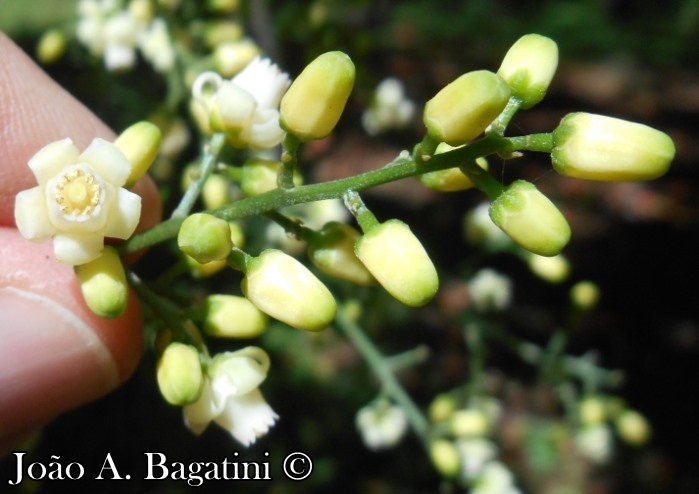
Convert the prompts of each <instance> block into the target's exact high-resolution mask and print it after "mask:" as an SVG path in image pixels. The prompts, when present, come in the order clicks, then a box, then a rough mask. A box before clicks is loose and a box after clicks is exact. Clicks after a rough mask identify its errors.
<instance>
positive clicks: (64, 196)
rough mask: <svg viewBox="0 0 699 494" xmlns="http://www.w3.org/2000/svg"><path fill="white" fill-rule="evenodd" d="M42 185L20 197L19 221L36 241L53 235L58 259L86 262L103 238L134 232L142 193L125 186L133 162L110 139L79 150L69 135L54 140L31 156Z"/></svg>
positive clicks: (97, 253)
mask: <svg viewBox="0 0 699 494" xmlns="http://www.w3.org/2000/svg"><path fill="white" fill-rule="evenodd" d="M29 168H31V170H32V172H33V173H34V176H35V177H36V180H37V182H38V183H39V185H38V186H36V187H34V188H31V189H28V190H24V191H22V192H20V193H19V194H17V197H16V199H15V223H16V224H17V228H18V229H19V231H20V233H21V234H22V236H24V237H25V238H26V239H28V240H31V241H32V242H43V241H44V240H47V239H49V238H51V237H53V247H54V253H55V255H56V259H58V260H59V261H60V262H63V263H66V264H72V265H80V264H85V263H87V262H89V261H92V260H93V259H96V258H97V257H99V256H100V254H101V253H102V249H103V247H104V238H105V237H113V238H119V239H126V238H129V237H130V236H131V235H132V234H133V232H134V230H135V229H136V225H138V220H139V218H140V216H141V198H140V197H139V196H138V195H136V194H134V193H133V192H130V191H128V190H126V189H124V188H123V187H122V186H123V185H124V183H125V182H126V179H127V178H128V176H129V173H130V172H131V163H129V161H128V160H127V159H126V157H125V156H124V154H123V153H122V152H121V151H119V149H118V148H117V147H116V146H115V145H114V144H113V143H111V142H109V141H106V140H104V139H100V138H97V139H94V140H93V141H92V143H91V144H90V145H89V146H88V147H87V149H85V151H83V152H82V153H80V150H79V149H78V148H77V147H76V146H75V144H73V141H72V140H70V139H62V140H60V141H55V142H52V143H51V144H48V145H47V146H45V147H43V148H42V149H40V150H39V151H38V152H37V153H36V154H35V155H34V156H33V157H32V158H31V159H30V160H29Z"/></svg>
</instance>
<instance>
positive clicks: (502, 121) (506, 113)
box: [487, 96, 522, 136]
mask: <svg viewBox="0 0 699 494" xmlns="http://www.w3.org/2000/svg"><path fill="white" fill-rule="evenodd" d="M520 106H522V100H521V99H519V98H515V97H514V96H511V97H510V99H509V100H508V101H507V105H505V109H504V110H502V112H501V113H500V115H499V116H498V118H496V119H495V121H494V122H493V123H492V124H491V125H490V128H489V129H488V131H487V132H488V134H492V135H498V136H502V135H504V134H505V129H506V128H507V126H508V125H509V124H510V120H512V117H514V116H515V113H517V111H519V108H520Z"/></svg>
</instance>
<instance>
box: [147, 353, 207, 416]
mask: <svg viewBox="0 0 699 494" xmlns="http://www.w3.org/2000/svg"><path fill="white" fill-rule="evenodd" d="M157 379H158V388H159V389H160V393H161V394H162V395H163V398H165V400H166V401H167V402H168V403H170V404H171V405H177V406H182V405H187V404H189V403H194V402H195V401H197V400H198V399H199V395H201V390H202V386H203V383H204V377H203V373H202V370H201V363H200V361H199V352H198V351H197V350H196V348H194V347H193V346H190V345H185V344H184V343H178V342H174V343H170V344H169V345H168V346H167V348H165V351H164V352H163V355H162V356H161V357H160V360H159V361H158V369H157Z"/></svg>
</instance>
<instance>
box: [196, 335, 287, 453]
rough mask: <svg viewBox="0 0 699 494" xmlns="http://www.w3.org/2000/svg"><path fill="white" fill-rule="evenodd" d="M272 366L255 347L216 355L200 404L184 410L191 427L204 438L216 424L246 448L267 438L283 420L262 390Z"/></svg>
mask: <svg viewBox="0 0 699 494" xmlns="http://www.w3.org/2000/svg"><path fill="white" fill-rule="evenodd" d="M269 363H270V362H269V356H268V355H267V353H266V352H265V351H264V350H262V349H261V348H258V347H252V346H251V347H246V348H243V349H242V350H238V351H237V352H226V353H222V354H219V355H216V356H215V357H214V358H213V360H212V362H211V364H210V365H209V369H208V379H206V380H205V381H204V388H203V390H202V393H201V396H200V398H199V400H197V401H196V402H195V403H193V404H191V405H187V406H185V407H184V419H185V423H186V424H187V427H189V428H190V429H191V430H192V432H194V433H195V434H201V433H202V432H203V431H204V429H206V427H207V426H208V425H209V423H210V422H211V421H214V422H216V423H217V424H218V425H220V426H221V427H223V428H224V429H226V430H227V431H228V432H229V433H230V434H231V435H232V436H233V437H234V438H235V439H236V440H237V441H238V442H240V443H241V444H243V445H244V446H250V445H251V444H253V443H254V442H255V441H256V440H257V438H258V437H260V436H262V435H264V434H266V433H267V431H268V430H269V428H270V427H272V426H273V425H274V423H275V422H276V420H277V419H278V418H279V416H278V415H277V414H276V413H274V411H273V410H272V408H271V407H270V406H269V405H268V404H267V402H266V401H265V399H264V397H263V396H262V393H261V392H260V390H259V389H258V387H259V385H260V384H262V382H263V381H264V380H265V378H266V377H267V371H268V370H269Z"/></svg>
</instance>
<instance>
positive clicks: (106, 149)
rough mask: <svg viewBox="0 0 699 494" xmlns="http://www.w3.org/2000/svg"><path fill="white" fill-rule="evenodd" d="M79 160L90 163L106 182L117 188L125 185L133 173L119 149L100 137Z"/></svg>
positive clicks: (94, 140)
mask: <svg viewBox="0 0 699 494" xmlns="http://www.w3.org/2000/svg"><path fill="white" fill-rule="evenodd" d="M78 160H79V161H81V162H85V163H88V164H89V165H90V166H92V167H93V168H94V169H95V171H96V172H97V173H99V174H100V175H101V176H102V178H103V179H104V180H106V181H107V182H109V183H110V184H112V185H114V186H115V187H121V186H122V185H124V184H125V183H126V179H127V178H128V176H129V173H131V163H129V160H127V159H126V156H124V154H123V153H122V152H121V151H119V148H117V147H116V146H115V145H114V143H112V142H109V141H107V140H105V139H101V138H99V137H97V138H95V139H93V141H92V142H91V143H90V145H89V146H88V147H87V149H85V151H83V152H82V154H81V155H80V156H79V157H78Z"/></svg>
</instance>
